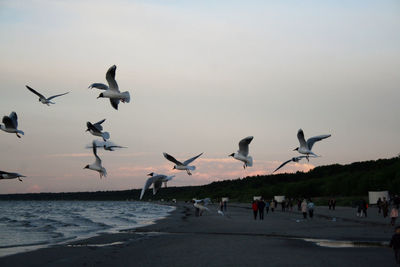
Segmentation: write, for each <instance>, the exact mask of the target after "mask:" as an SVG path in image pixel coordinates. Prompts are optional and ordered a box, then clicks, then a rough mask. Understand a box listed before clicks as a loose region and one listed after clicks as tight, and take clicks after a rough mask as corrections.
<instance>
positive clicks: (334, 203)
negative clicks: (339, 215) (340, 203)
mask: <svg viewBox="0 0 400 267" xmlns="http://www.w3.org/2000/svg"><path fill="white" fill-rule="evenodd" d="M335 206H336V199H334V198H333V199H332V209H333V210H335Z"/></svg>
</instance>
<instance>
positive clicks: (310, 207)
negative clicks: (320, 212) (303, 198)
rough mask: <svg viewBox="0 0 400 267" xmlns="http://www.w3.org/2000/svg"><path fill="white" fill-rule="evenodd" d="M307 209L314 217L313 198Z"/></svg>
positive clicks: (311, 216)
mask: <svg viewBox="0 0 400 267" xmlns="http://www.w3.org/2000/svg"><path fill="white" fill-rule="evenodd" d="M307 209H308V215H309V216H310V218H311V219H312V218H313V217H314V203H313V202H312V200H311V199H309V201H308V204H307Z"/></svg>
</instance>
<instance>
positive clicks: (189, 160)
mask: <svg viewBox="0 0 400 267" xmlns="http://www.w3.org/2000/svg"><path fill="white" fill-rule="evenodd" d="M201 155H203V152H202V153H200V154H198V155H197V156H194V157H193V158H190V159H188V160H186V161H184V162H183V165H185V166H186V165H188V164H190V163H191V162H193V161H194V160H195V159H197V158H198V157H200V156H201Z"/></svg>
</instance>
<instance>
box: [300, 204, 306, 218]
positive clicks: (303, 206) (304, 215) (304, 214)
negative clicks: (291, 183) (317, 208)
mask: <svg viewBox="0 0 400 267" xmlns="http://www.w3.org/2000/svg"><path fill="white" fill-rule="evenodd" d="M301 212H302V213H303V218H304V219H307V201H306V200H305V199H304V200H303V202H301Z"/></svg>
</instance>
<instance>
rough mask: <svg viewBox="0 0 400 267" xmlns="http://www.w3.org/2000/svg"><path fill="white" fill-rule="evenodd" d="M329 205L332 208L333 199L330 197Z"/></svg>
mask: <svg viewBox="0 0 400 267" xmlns="http://www.w3.org/2000/svg"><path fill="white" fill-rule="evenodd" d="M328 207H329V209H332V199H329V201H328Z"/></svg>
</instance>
